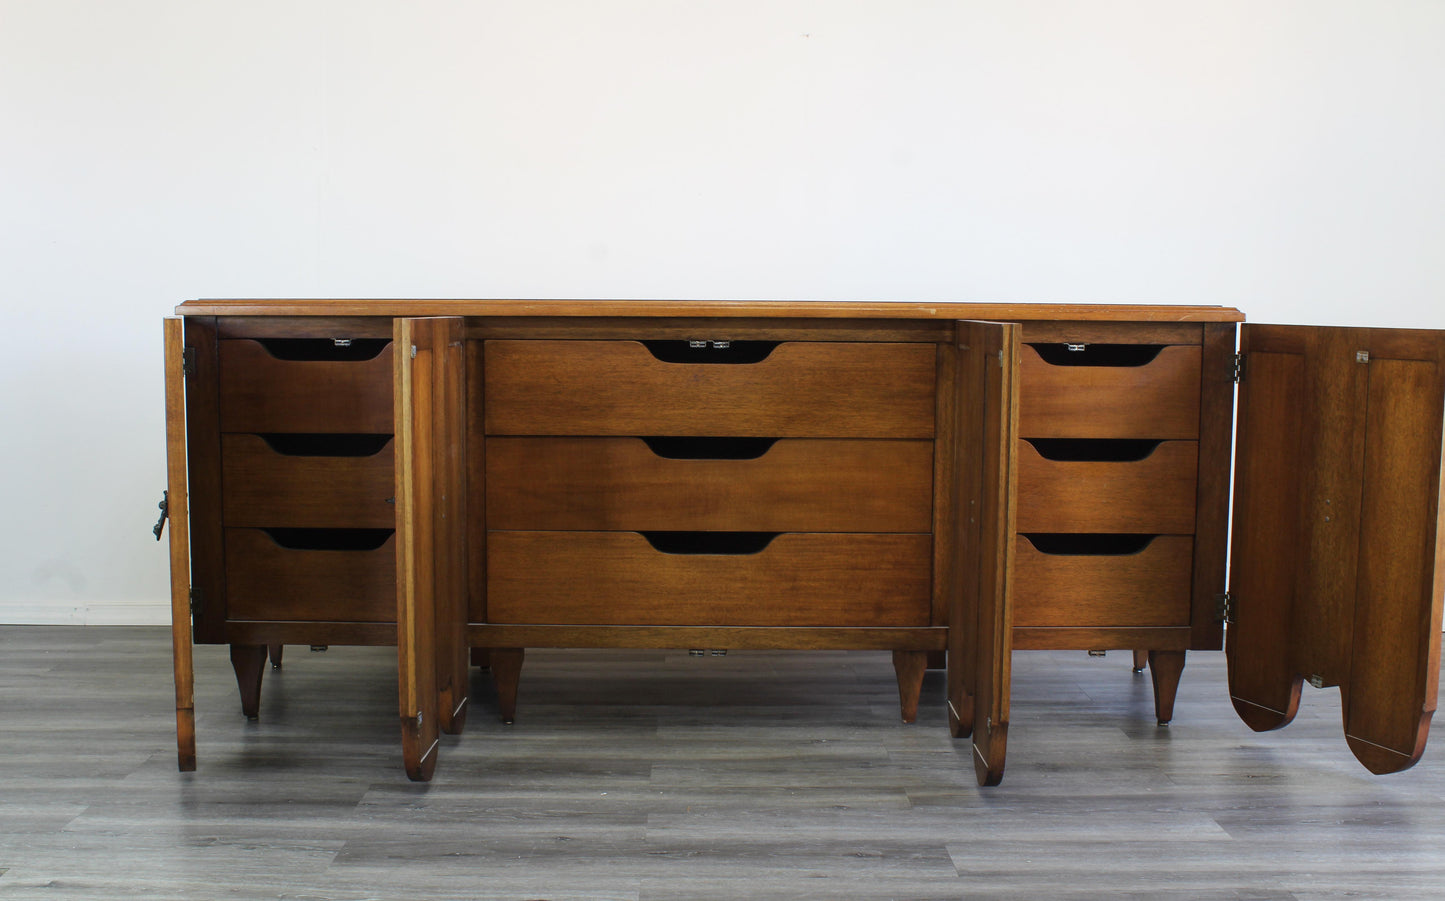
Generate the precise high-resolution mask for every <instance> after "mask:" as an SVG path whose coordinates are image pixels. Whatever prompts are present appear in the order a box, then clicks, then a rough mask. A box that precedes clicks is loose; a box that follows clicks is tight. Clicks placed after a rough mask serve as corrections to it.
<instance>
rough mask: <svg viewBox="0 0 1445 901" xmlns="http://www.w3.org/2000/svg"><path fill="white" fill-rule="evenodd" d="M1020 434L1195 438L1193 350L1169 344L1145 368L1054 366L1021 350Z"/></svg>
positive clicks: (1029, 349)
mask: <svg viewBox="0 0 1445 901" xmlns="http://www.w3.org/2000/svg"><path fill="white" fill-rule="evenodd" d="M1021 354H1022V357H1021V366H1020V369H1021V372H1020V378H1021V379H1022V380H1023V388H1022V390H1021V393H1020V399H1019V436H1020V437H1022V438H1191V439H1192V438H1197V437H1199V348H1198V347H1197V346H1182V345H1170V346H1167V347H1165V348H1163V349H1162V350H1161V351H1160V352H1159V355H1158V356H1157V357H1155V358H1154V360H1153V362H1151V363H1148V364H1146V365H1143V366H1054V365H1050V364H1049V363H1045V362H1044V360H1043V358H1042V357H1040V356H1039V353H1038V351H1036V350H1034V348H1032V347H1030V346H1028V345H1025V346H1024V347H1023V349H1022V350H1021Z"/></svg>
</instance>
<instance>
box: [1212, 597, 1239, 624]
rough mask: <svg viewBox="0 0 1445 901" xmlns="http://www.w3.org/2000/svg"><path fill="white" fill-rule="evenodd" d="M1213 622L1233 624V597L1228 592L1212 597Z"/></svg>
mask: <svg viewBox="0 0 1445 901" xmlns="http://www.w3.org/2000/svg"><path fill="white" fill-rule="evenodd" d="M1214 621H1215V622H1217V623H1232V622H1234V595H1233V594H1232V593H1230V592H1228V591H1226V592H1224V593H1223V594H1216V595H1215V596H1214Z"/></svg>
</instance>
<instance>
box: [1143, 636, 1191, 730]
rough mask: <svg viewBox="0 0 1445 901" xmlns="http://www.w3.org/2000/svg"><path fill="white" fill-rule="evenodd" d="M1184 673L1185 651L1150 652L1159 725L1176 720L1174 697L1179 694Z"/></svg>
mask: <svg viewBox="0 0 1445 901" xmlns="http://www.w3.org/2000/svg"><path fill="white" fill-rule="evenodd" d="M1183 672H1184V652H1183V651H1150V652H1149V675H1150V676H1151V677H1152V678H1153V680H1154V716H1155V718H1156V719H1158V721H1159V725H1161V726H1167V725H1169V721H1170V720H1172V719H1174V697H1175V695H1176V694H1178V693H1179V676H1180V674H1182V673H1183Z"/></svg>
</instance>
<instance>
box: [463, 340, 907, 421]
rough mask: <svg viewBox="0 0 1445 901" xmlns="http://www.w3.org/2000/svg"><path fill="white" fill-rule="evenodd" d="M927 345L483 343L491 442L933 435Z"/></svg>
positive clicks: (601, 342) (819, 343)
mask: <svg viewBox="0 0 1445 901" xmlns="http://www.w3.org/2000/svg"><path fill="white" fill-rule="evenodd" d="M934 355H935V351H934V347H933V345H931V344H849V343H833V344H828V343H821V342H818V343H809V342H796V343H791V342H790V343H783V344H781V345H779V346H778V347H777V348H775V349H774V350H773V352H772V353H771V354H769V355H768V357H767V358H766V359H764V360H762V361H761V362H757V363H746V364H743V363H739V364H706V363H695V364H688V363H665V362H663V361H661V360H659V359H657V358H656V357H654V356H653V355H652V353H651V352H649V351H648V349H647V347H645V346H644V345H643V344H641V343H640V342H636V341H488V342H487V347H486V364H485V365H486V375H485V383H484V384H485V386H486V414H485V415H486V423H487V433H488V434H491V435H617V436H636V435H699V436H706V435H733V436H761V437H770V438H810V437H813V438H932V437H933V415H934V409H933V391H934V385H933V381H934Z"/></svg>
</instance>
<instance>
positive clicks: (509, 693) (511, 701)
mask: <svg viewBox="0 0 1445 901" xmlns="http://www.w3.org/2000/svg"><path fill="white" fill-rule="evenodd" d="M525 655H526V650H525V649H524V648H492V681H494V682H496V684H497V706H498V708H500V710H501V714H502V722H504V723H506V724H507V725H509V726H510V725H511V724H512V723H513V722H515V721H516V719H517V683H518V682H519V681H520V680H521V677H522V658H523V657H524V656H525Z"/></svg>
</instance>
